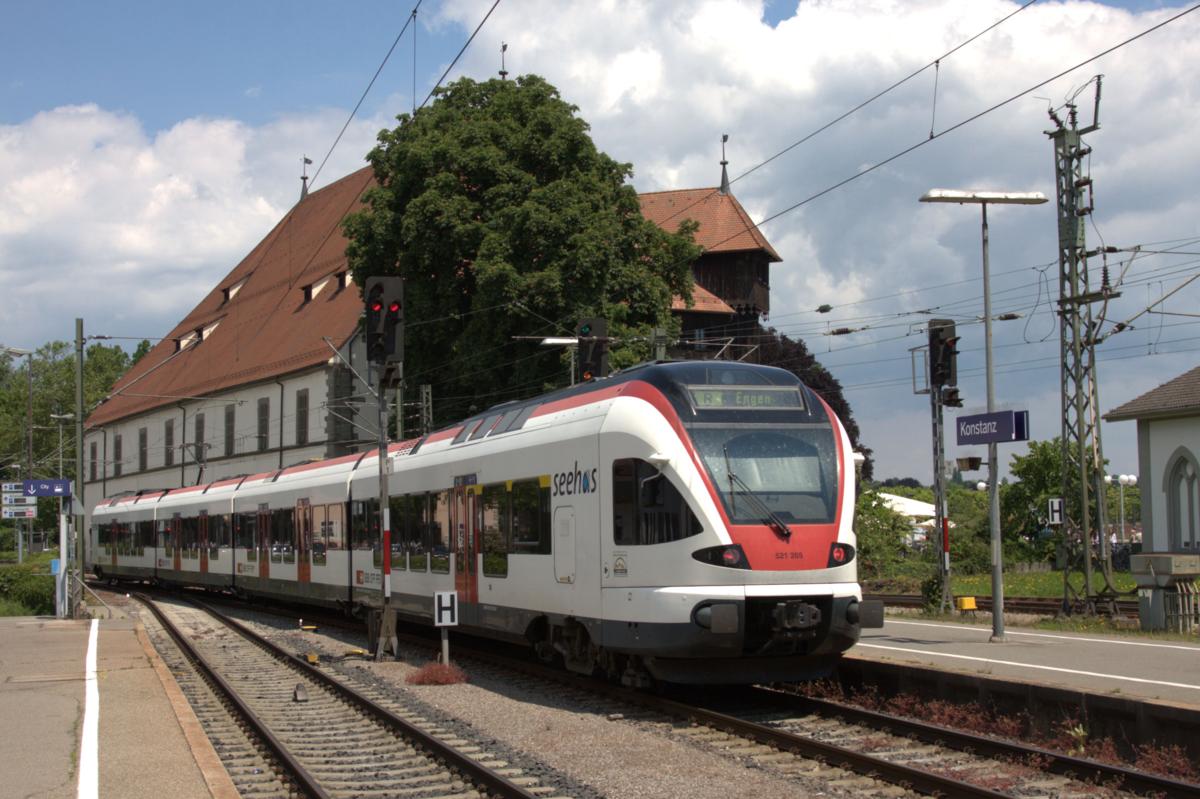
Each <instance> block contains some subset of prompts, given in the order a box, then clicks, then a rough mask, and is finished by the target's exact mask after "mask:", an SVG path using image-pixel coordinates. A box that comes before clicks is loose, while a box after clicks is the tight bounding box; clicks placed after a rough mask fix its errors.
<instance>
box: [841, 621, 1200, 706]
mask: <svg viewBox="0 0 1200 799" xmlns="http://www.w3.org/2000/svg"><path fill="white" fill-rule="evenodd" d="M991 632H992V628H991V622H990V620H988V618H987V617H986V616H983V615H981V616H980V621H979V622H978V623H975V624H959V623H954V622H937V621H923V620H921V619H920V618H915V617H908V616H906V617H899V616H888V617H887V619H886V620H885V623H884V627H883V629H882V630H864V631H863V634H862V638H861V639H860V640H859V643H858V645H857V646H855V647H854V648H853V649H852V650H851V652H850V654H849V657H853V658H862V659H866V660H882V661H888V662H892V663H901V664H903V663H909V664H917V665H922V666H928V667H930V668H935V669H939V670H943V671H954V672H962V673H969V674H980V675H985V676H987V677H994V678H997V679H1002V680H1017V681H1022V682H1032V683H1040V684H1044V685H1053V686H1058V687H1061V688H1068V689H1071V690H1077V691H1088V692H1091V693H1096V694H1114V695H1120V696H1125V697H1130V698H1135V699H1144V700H1154V701H1159V702H1168V703H1171V704H1176V705H1185V706H1190V707H1193V708H1195V709H1196V710H1200V641H1197V642H1196V643H1192V642H1189V641H1176V640H1165V639H1157V638H1151V637H1146V636H1133V635H1130V636H1122V635H1096V634H1091V633H1069V632H1061V633H1060V632H1053V631H1048V630H1035V629H1031V628H1029V627H1014V626H1011V625H1006V629H1005V633H1006V635H1005V639H1006V640H1005V641H1004V642H991V641H990V640H989V639H990V638H991Z"/></svg>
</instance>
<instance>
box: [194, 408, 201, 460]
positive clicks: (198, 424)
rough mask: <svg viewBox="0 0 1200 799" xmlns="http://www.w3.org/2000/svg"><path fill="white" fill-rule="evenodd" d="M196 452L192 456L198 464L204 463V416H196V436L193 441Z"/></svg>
mask: <svg viewBox="0 0 1200 799" xmlns="http://www.w3.org/2000/svg"><path fill="white" fill-rule="evenodd" d="M192 440H193V441H194V442H196V443H195V444H194V446H195V448H196V450H195V452H193V453H192V454H193V455H194V456H195V458H196V462H197V463H204V414H202V413H198V414H196V435H195V437H194V438H193V439H192Z"/></svg>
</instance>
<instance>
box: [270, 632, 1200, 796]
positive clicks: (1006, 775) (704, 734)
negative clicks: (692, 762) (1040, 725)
mask: <svg viewBox="0 0 1200 799" xmlns="http://www.w3.org/2000/svg"><path fill="white" fill-rule="evenodd" d="M402 640H403V641H404V642H406V643H407V644H409V645H417V646H420V647H422V648H425V649H427V650H431V651H432V650H436V646H437V644H436V643H435V642H433V641H431V640H429V639H427V638H423V637H420V636H404V637H403V638H402ZM293 648H294V647H293ZM455 656H456V659H460V658H461V659H465V660H467V661H471V662H472V664H471V669H472V671H473V672H475V673H476V674H478V675H483V674H484V673H486V672H488V671H490V672H492V675H491V676H492V677H494V678H495V679H497V680H501V681H503V682H505V683H507V684H513V683H518V682H523V683H526V684H529V685H534V686H535V688H534V691H535V692H536V693H538V694H539V695H545V694H547V693H548V691H551V690H553V691H555V692H556V693H560V694H561V693H562V692H563V691H566V692H568V693H569V694H570V695H572V696H574V697H575V699H573V700H572V701H573V702H576V703H578V704H582V705H586V706H587V707H588V708H589V710H590V711H591V712H595V713H598V714H602V715H604V716H607V717H608V718H610V719H611V718H617V719H624V720H625V721H626V722H628V723H632V724H639V725H643V726H645V725H649V726H650V727H652V728H653V731H654V732H656V733H658V734H664V735H669V736H673V737H674V738H676V739H678V740H683V741H686V742H687V743H688V744H690V745H692V746H695V747H699V748H701V749H704V750H708V751H711V752H712V753H713V754H714V755H715V756H722V757H731V758H736V759H738V760H739V761H741V762H744V763H745V764H746V765H747V766H751V765H753V766H754V767H757V768H762V769H764V770H766V771H768V772H770V773H774V774H777V775H780V776H789V777H795V778H797V779H803V778H808V779H810V780H811V779H812V778H814V777H818V778H819V779H821V780H822V781H826V782H828V783H829V784H830V785H832V786H836V787H837V788H839V789H843V790H848V791H852V792H853V793H854V794H855V795H863V796H888V797H895V796H897V795H907V794H927V795H945V796H965V797H999V796H1022V797H1038V796H1047V797H1049V796H1055V797H1062V796H1088V797H1097V796H1100V797H1106V796H1113V797H1117V796H1131V795H1146V796H1172V797H1174V796H1179V797H1200V786H1197V785H1192V784H1189V783H1184V782H1180V781H1177V780H1172V779H1169V778H1164V777H1159V776H1156V775H1152V774H1145V773H1142V772H1137V771H1134V770H1132V769H1129V768H1123V767H1120V766H1112V765H1107V764H1103V763H1098V762H1094V761H1090V760H1087V759H1084V758H1076V757H1071V756H1069V755H1063V754H1060V753H1056V752H1052V751H1049V750H1044V749H1040V748H1037V747H1031V746H1026V745H1024V744H1021V743H1019V742H1012V741H1005V740H1001V739H996V738H990V737H986V736H980V735H976V734H973V733H965V732H959V731H956V730H952V729H948V728H944V727H939V726H936V725H930V724H925V723H922V722H918V721H913V720H910V719H905V718H901V717H896V716H891V715H887V714H883V713H877V712H873V711H867V710H863V709H860V708H857V707H854V706H850V705H845V704H842V703H837V702H832V701H829V700H823V699H814V698H810V697H805V696H800V695H798V694H794V693H790V692H787V691H786V690H779V689H768V688H750V689H744V690H739V691H721V692H718V693H717V694H716V695H715V697H714V696H713V695H711V692H709V695H707V696H700V697H699V698H697V696H695V695H690V694H682V695H676V696H675V697H673V698H672V697H665V696H654V695H649V694H646V693H642V692H633V691H628V690H626V689H623V688H619V687H617V686H613V685H611V684H608V683H603V682H598V681H595V680H589V679H586V678H579V677H576V676H575V675H571V674H568V673H565V672H562V671H559V670H555V669H547V668H545V667H543V666H541V665H540V664H535V663H532V662H529V661H527V660H522V659H517V658H514V657H506V656H504V655H498V654H496V653H495V652H491V651H483V650H480V649H477V648H475V647H471V646H468V645H467V644H465V643H464V642H458V643H456V644H455ZM329 670H330V671H331V672H335V673H336V675H335V676H336V679H338V680H341V681H354V680H355V677H354V675H353V674H352V672H353V671H356V670H357V669H356V668H355V667H353V666H350V665H349V664H345V665H342V664H331V665H330V666H329ZM547 686H558V687H557V688H547Z"/></svg>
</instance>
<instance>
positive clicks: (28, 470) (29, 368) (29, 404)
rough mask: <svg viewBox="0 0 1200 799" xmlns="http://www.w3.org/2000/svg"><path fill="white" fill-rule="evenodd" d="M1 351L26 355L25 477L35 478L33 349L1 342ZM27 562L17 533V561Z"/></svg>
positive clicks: (30, 529)
mask: <svg viewBox="0 0 1200 799" xmlns="http://www.w3.org/2000/svg"><path fill="white" fill-rule="evenodd" d="M0 351H2V352H4V353H6V354H8V355H16V356H21V355H24V356H26V361H25V370H26V372H27V373H28V376H29V398H28V400H26V403H25V430H26V431H27V433H28V437H27V439H26V441H27V445H26V446H27V449H26V450H25V479H27V480H32V479H33V350H23V349H19V348H18V347H5V346H4V345H3V344H0ZM29 538H30V541H32V540H33V519H30V520H29ZM24 562H25V538H24V536H22V535H21V534H20V533H17V563H24Z"/></svg>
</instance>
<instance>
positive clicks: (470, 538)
mask: <svg viewBox="0 0 1200 799" xmlns="http://www.w3.org/2000/svg"><path fill="white" fill-rule="evenodd" d="M476 488H478V486H474V485H468V486H461V485H460V486H455V487H454V501H453V502H452V503H451V504H450V525H451V528H450V529H451V530H453V531H454V541H453V542H452V546H453V548H454V560H455V562H456V565H455V567H454V570H455V574H454V588H455V589H456V590H457V591H458V598H459V600H460V601H462V602H478V601H479V575H478V573H477V570H478V568H479V566H478V562H477V561H478V558H476V557H475V553H476V552H478V551H479V546H478V543H477V542H476V540H475V535H476V530H475V507H476V505H477V504H478V500H479V497H478V496H476V494H475V489H476Z"/></svg>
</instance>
